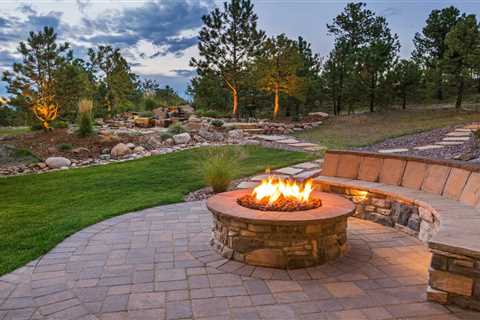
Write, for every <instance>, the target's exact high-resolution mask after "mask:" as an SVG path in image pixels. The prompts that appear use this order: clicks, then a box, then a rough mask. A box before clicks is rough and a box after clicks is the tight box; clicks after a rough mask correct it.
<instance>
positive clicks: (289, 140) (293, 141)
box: [275, 138, 300, 144]
mask: <svg viewBox="0 0 480 320" xmlns="http://www.w3.org/2000/svg"><path fill="white" fill-rule="evenodd" d="M275 142H278V143H283V144H293V143H299V142H300V141H298V140H296V139H292V138H290V139H284V140H277V141H275Z"/></svg>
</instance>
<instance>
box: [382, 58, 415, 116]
mask: <svg viewBox="0 0 480 320" xmlns="http://www.w3.org/2000/svg"><path fill="white" fill-rule="evenodd" d="M388 77H389V78H390V81H391V83H392V86H393V89H394V91H395V93H396V95H397V96H398V97H399V98H400V99H401V101H402V109H406V108H407V99H408V97H411V96H413V95H415V94H416V93H417V92H418V87H419V86H420V83H421V80H422V71H421V70H420V67H419V66H418V64H417V63H416V62H415V61H414V60H407V59H402V60H400V61H399V62H398V63H397V64H396V65H395V67H394V68H393V69H392V70H391V72H390V73H389V75H388Z"/></svg>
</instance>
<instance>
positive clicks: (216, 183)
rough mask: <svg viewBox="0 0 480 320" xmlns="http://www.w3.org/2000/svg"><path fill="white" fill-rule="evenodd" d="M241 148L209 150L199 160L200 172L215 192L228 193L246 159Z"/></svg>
mask: <svg viewBox="0 0 480 320" xmlns="http://www.w3.org/2000/svg"><path fill="white" fill-rule="evenodd" d="M245 156H246V155H245V154H244V153H243V152H242V151H241V149H239V148H229V149H225V148H208V149H206V150H205V152H204V154H203V157H202V158H201V159H200V160H199V170H200V172H201V174H202V176H203V179H204V180H205V183H206V184H207V185H208V186H210V187H212V189H213V192H215V193H219V192H224V191H227V189H228V186H229V185H230V183H231V182H232V180H233V179H234V178H235V177H236V176H237V174H238V170H239V163H240V161H241V160H242V159H244V158H245Z"/></svg>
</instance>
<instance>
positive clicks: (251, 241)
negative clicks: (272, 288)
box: [207, 189, 354, 269]
mask: <svg viewBox="0 0 480 320" xmlns="http://www.w3.org/2000/svg"><path fill="white" fill-rule="evenodd" d="M251 191H252V190H251V189H243V190H235V191H230V192H225V193H221V194H218V195H215V196H214V197H212V198H210V199H209V200H208V201H207V207H208V209H209V210H210V211H211V212H212V214H213V234H212V240H211V245H212V246H213V247H214V249H215V250H216V251H217V252H219V253H220V254H221V255H222V256H223V257H225V258H227V259H233V260H236V261H240V262H244V263H246V264H250V265H255V266H263V267H272V268H281V269H295V268H304V267H311V266H314V265H319V264H323V263H325V262H327V261H330V260H333V259H336V258H337V257H339V256H341V255H343V254H344V253H345V251H346V249H347V235H346V228H347V218H348V216H350V215H351V214H352V213H353V211H354V204H353V203H352V202H351V201H349V200H347V199H345V198H343V197H340V196H338V195H334V194H329V193H323V192H317V191H314V192H313V193H312V196H313V197H317V198H320V199H321V200H322V206H321V207H319V208H316V209H311V210H304V211H293V212H281V211H261V210H255V209H250V208H246V207H243V206H241V205H239V204H238V203H237V199H238V198H239V197H242V196H244V195H246V194H249V193H251Z"/></svg>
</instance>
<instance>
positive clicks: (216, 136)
mask: <svg viewBox="0 0 480 320" xmlns="http://www.w3.org/2000/svg"><path fill="white" fill-rule="evenodd" d="M198 135H199V136H201V137H202V138H204V139H206V140H208V141H223V139H224V137H223V134H221V133H220V132H217V131H208V130H207V129H205V128H202V129H200V131H199V132H198Z"/></svg>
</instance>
